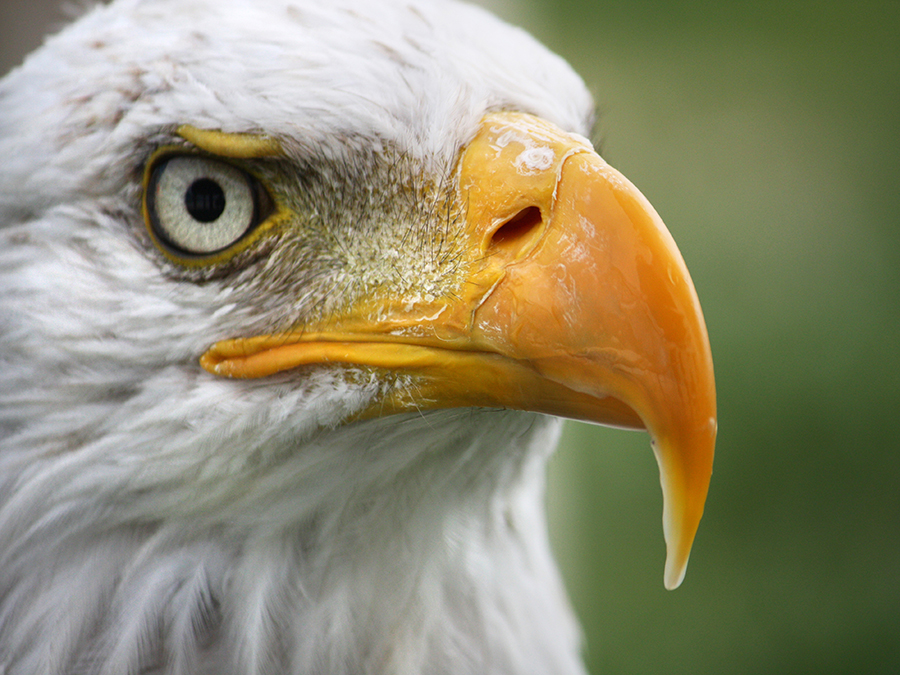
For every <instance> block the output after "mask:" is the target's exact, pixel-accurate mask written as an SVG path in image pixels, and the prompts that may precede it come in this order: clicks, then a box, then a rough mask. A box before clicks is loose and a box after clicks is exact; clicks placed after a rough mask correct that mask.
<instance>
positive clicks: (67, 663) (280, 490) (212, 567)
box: [0, 0, 716, 675]
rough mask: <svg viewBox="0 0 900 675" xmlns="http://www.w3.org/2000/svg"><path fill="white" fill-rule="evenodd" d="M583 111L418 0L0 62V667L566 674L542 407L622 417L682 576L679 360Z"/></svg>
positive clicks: (147, 26)
mask: <svg viewBox="0 0 900 675" xmlns="http://www.w3.org/2000/svg"><path fill="white" fill-rule="evenodd" d="M592 110H593V104H592V101H591V98H590V96H589V95H588V93H587V91H586V89H585V86H584V85H583V83H582V81H581V80H580V79H579V78H578V76H576V75H575V74H574V73H573V72H572V70H571V69H570V68H569V67H568V66H567V65H566V64H565V63H564V62H563V61H562V60H561V59H560V58H558V57H556V56H554V55H552V54H551V53H549V52H548V51H547V50H546V49H545V48H543V47H542V46H540V45H539V44H538V43H537V42H535V40H533V39H532V38H531V37H529V36H528V35H527V34H525V33H524V32H522V31H520V30H518V29H515V28H512V27H509V26H507V25H505V24H503V23H501V22H500V21H499V20H497V19H495V18H493V17H492V16H490V15H489V14H488V13H486V12H485V11H483V10H480V9H477V8H474V7H470V6H467V5H464V4H457V3H455V2H448V1H441V0H434V1H431V2H429V1H427V0H397V1H388V0H365V1H364V0H329V1H328V2H321V1H314V0H255V1H254V2H249V1H247V0H113V2H112V3H111V4H109V5H100V6H97V7H95V8H93V9H92V10H90V11H88V12H87V13H86V14H84V15H83V16H82V17H81V18H80V19H78V20H77V21H76V22H74V23H73V24H72V25H70V26H69V27H68V28H66V29H64V30H62V32H60V33H59V34H58V35H56V36H54V37H52V38H50V39H48V40H47V41H46V43H45V44H44V46H43V47H42V48H40V49H39V50H38V51H36V52H35V53H33V54H32V55H30V56H29V57H28V58H27V59H26V60H25V62H24V63H23V64H22V65H21V66H20V67H19V68H17V69H15V70H14V71H13V72H11V73H10V74H9V75H8V76H7V77H6V78H4V79H3V80H2V82H0V435H2V438H0V672H3V673H4V675H22V674H28V675H33V674H35V673H49V674H60V673H64V674H66V675H75V674H99V673H106V674H113V673H114V674H125V673H142V674H146V673H173V674H175V673H208V674H217V675H223V674H224V675H227V674H232V673H233V674H235V675H237V674H240V675H246V674H251V673H280V674H288V673H329V674H348V675H349V674H355V675H358V674H376V673H394V674H404V673H431V674H439V673H455V674H458V673H479V674H481V673H504V674H516V673H521V674H525V673H529V674H532V673H554V674H571V673H583V672H584V667H583V665H582V662H581V659H580V656H579V634H578V628H577V625H576V621H575V619H574V618H573V615H572V612H571V610H570V608H569V606H568V602H567V599H566V596H565V592H564V590H563V588H562V584H561V581H560V579H559V576H558V573H557V571H556V567H555V565H554V562H553V560H552V555H551V553H550V549H549V545H548V540H547V533H546V523H545V518H544V514H543V505H542V500H543V492H544V482H545V465H546V462H547V459H548V456H549V455H550V454H551V452H552V450H553V448H554V445H555V443H556V440H557V437H558V434H559V429H560V422H559V418H560V417H569V418H575V419H579V420H586V421H591V422H595V423H601V424H609V425H614V426H620V427H626V428H636V429H646V430H647V431H648V432H649V435H650V438H651V440H652V443H653V448H654V451H655V453H656V456H657V459H658V462H659V465H660V470H661V476H662V488H663V496H664V513H663V524H664V535H665V539H666V542H667V550H668V559H667V562H666V568H665V584H666V585H667V586H668V587H675V586H677V585H678V584H679V583H680V582H681V579H682V576H683V574H684V569H685V565H686V563H687V558H688V553H689V550H690V546H691V542H692V540H693V537H694V534H695V531H696V528H697V525H698V522H699V520H700V516H701V513H702V510H703V504H704V500H705V497H706V491H707V487H708V482H709V477H710V473H711V467H712V456H713V445H714V439H715V429H716V411H715V393H714V384H713V375H712V361H711V357H710V350H709V344H708V339H707V333H706V328H705V324H704V321H703V318H702V315H701V311H700V306H699V303H698V300H697V296H696V293H695V290H694V287H693V285H692V282H691V280H690V277H689V275H688V271H687V269H686V267H685V264H684V262H683V260H682V258H681V255H680V254H679V252H678V250H677V248H676V247H675V244H674V242H673V241H672V238H671V236H670V234H669V233H668V231H667V230H666V228H665V227H664V225H663V224H662V221H661V220H660V218H659V216H658V215H657V214H656V212H655V211H654V210H653V208H652V207H651V206H650V205H649V203H648V202H647V201H646V200H645V199H644V197H643V196H642V195H641V194H640V193H639V192H638V191H637V189H636V188H635V187H633V186H632V185H631V184H630V183H629V182H628V181H627V180H626V179H625V178H624V177H623V176H622V175H621V174H620V173H618V172H617V171H615V170H614V169H612V168H611V167H610V166H609V165H608V164H606V162H605V161H604V160H603V159H601V158H600V156H599V155H598V154H596V153H595V151H594V150H593V148H592V147H591V145H590V143H589V142H588V141H587V140H585V135H587V134H589V132H590V126H591V123H592ZM601 479H602V480H606V479H609V480H613V478H608V477H598V480H601Z"/></svg>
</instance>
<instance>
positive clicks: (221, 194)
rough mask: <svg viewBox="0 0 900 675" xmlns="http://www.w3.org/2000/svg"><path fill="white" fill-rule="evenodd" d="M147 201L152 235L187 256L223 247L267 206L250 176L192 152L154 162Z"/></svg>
mask: <svg viewBox="0 0 900 675" xmlns="http://www.w3.org/2000/svg"><path fill="white" fill-rule="evenodd" d="M145 200H146V202H145V203H146V212H147V218H148V225H149V227H150V230H151V233H152V234H153V237H154V239H155V240H156V241H157V242H158V243H159V244H160V245H161V246H162V247H163V248H164V249H166V250H167V252H169V253H173V254H175V255H179V256H188V257H197V256H209V255H212V254H216V253H220V252H223V251H226V250H227V249H229V248H230V247H231V246H233V245H234V244H236V243H237V242H239V241H241V240H242V239H243V238H244V237H245V236H246V235H247V234H249V233H250V232H251V231H253V230H254V229H255V228H256V226H257V225H258V224H259V223H260V222H261V220H262V219H263V218H265V217H266V216H267V215H268V213H267V212H266V211H268V210H270V209H269V208H267V200H266V195H265V191H264V190H263V189H262V187H261V186H260V185H259V184H258V182H257V181H256V179H255V178H254V177H253V176H251V175H250V174H248V173H247V172H245V171H242V170H241V169H239V168H237V167H236V166H234V165H232V164H229V163H227V162H223V161H220V160H217V159H210V158H207V157H200V156H196V155H176V156H172V157H167V158H164V159H162V160H161V161H159V162H157V163H156V164H154V165H153V166H152V168H151V170H150V176H149V180H148V183H147V191H146V195H145Z"/></svg>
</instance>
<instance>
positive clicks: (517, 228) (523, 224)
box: [488, 206, 543, 254]
mask: <svg viewBox="0 0 900 675" xmlns="http://www.w3.org/2000/svg"><path fill="white" fill-rule="evenodd" d="M542 223H543V217H542V216H541V210H540V209H539V208H538V207H536V206H529V207H527V208H524V209H522V210H521V211H519V212H518V213H517V214H516V215H514V216H513V217H512V218H510V219H509V220H507V221H506V222H505V223H503V224H502V225H501V226H500V227H498V228H497V229H496V230H494V233H493V234H492V235H491V238H490V241H489V242H488V251H490V252H497V251H498V250H500V249H504V250H506V251H507V252H511V253H513V254H515V253H517V252H518V251H519V250H520V249H521V248H522V247H524V246H525V244H527V243H528V242H529V241H531V239H532V235H533V234H535V233H536V232H537V231H538V230H539V229H540V227H541V224H542Z"/></svg>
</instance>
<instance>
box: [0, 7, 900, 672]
mask: <svg viewBox="0 0 900 675" xmlns="http://www.w3.org/2000/svg"><path fill="white" fill-rule="evenodd" d="M59 4H60V3H59V0H54V1H52V2H47V1H46V0H0V72H5V71H6V70H7V69H8V68H9V67H11V66H12V65H14V64H15V63H17V62H18V61H19V60H20V59H21V56H22V54H23V53H24V52H25V51H26V50H28V49H31V48H33V47H34V46H35V45H36V44H38V42H39V40H40V37H39V36H40V34H41V33H42V32H43V31H45V30H46V29H47V27H48V26H51V27H52V25H53V24H54V23H55V22H59V21H60V20H61V13H60V12H59V10H58V9H57V7H58V6H59ZM488 4H492V8H493V9H494V10H495V11H497V12H498V13H499V14H500V15H502V16H504V17H505V18H507V19H509V20H510V21H512V22H514V23H517V24H519V25H522V26H524V27H525V28H527V29H528V30H529V31H530V32H532V33H534V34H535V35H536V36H537V37H538V38H539V39H541V40H542V41H543V42H544V43H546V44H547V45H549V46H550V47H551V48H552V49H553V50H555V51H557V52H558V53H560V54H561V55H562V56H564V57H565V58H566V59H567V60H568V61H569V62H570V63H571V64H572V65H573V66H574V67H575V69H576V70H578V71H579V72H580V73H581V74H582V76H583V77H584V78H585V80H586V81H587V82H588V84H589V86H590V87H591V88H592V90H593V91H594V93H595V96H596V99H597V102H598V104H599V110H600V112H601V120H600V131H601V148H600V150H601V152H602V153H603V155H604V156H605V157H606V159H607V160H609V161H610V162H611V163H612V164H613V165H614V166H616V167H617V168H619V169H620V170H622V171H623V172H624V173H625V175H627V176H628V177H629V178H630V179H631V180H632V181H633V182H634V183H635V184H636V185H637V186H638V187H640V188H641V190H642V191H643V192H644V193H645V194H646V195H647V197H648V198H649V199H650V201H651V202H652V203H653V204H654V205H655V206H656V208H657V210H658V211H659V212H660V214H661V215H662V217H663V219H664V220H665V221H666V223H667V224H668V226H669V228H670V230H671V231H672V233H673V235H674V237H675V239H676V241H677V242H678V243H679V246H680V248H681V251H682V253H683V255H684V257H685V259H686V261H687V263H688V267H689V268H690V270H691V273H692V274H693V278H694V282H695V284H696V286H697V290H698V293H699V295H700V299H701V302H702V304H703V308H704V312H705V315H706V319H707V323H708V326H709V333H710V339H711V342H712V347H713V354H714V357H715V364H716V374H717V382H718V394H719V443H718V451H717V457H716V467H715V474H714V476H713V482H712V487H711V491H710V495H709V501H708V504H707V509H706V515H705V517H704V521H703V523H702V525H701V527H700V532H699V535H698V537H697V541H696V543H695V547H694V553H693V557H692V559H691V565H690V567H689V569H688V575H687V578H686V580H685V583H684V585H683V586H682V587H681V588H680V589H679V590H677V591H674V592H668V591H665V590H663V585H662V570H663V561H664V555H665V552H664V547H663V540H662V527H661V511H662V503H661V495H660V490H659V484H658V478H657V470H656V465H655V462H654V459H653V455H652V453H651V451H650V448H649V443H648V439H647V437H646V436H645V435H643V434H638V433H628V432H619V431H612V430H607V429H600V428H594V427H588V426H584V425H574V424H573V425H571V426H570V427H569V428H568V431H567V434H566V437H565V439H564V445H563V448H562V449H561V451H560V453H559V454H558V455H557V456H556V458H555V459H554V461H553V463H552V466H551V489H550V495H549V507H550V514H551V525H552V529H553V537H554V543H555V546H556V550H557V554H558V557H559V559H560V562H561V563H562V566H563V570H564V575H565V577H566V582H567V585H568V588H569V591H570V594H571V597H572V602H573V604H574V605H575V608H576V610H577V611H578V614H579V616H580V617H581V618H582V621H583V624H584V632H585V638H586V643H587V660H588V664H589V667H590V669H591V672H592V673H597V674H600V673H602V674H604V675H609V674H619V673H622V674H627V675H638V674H648V675H650V674H653V675H660V674H662V673H666V674H670V675H676V674H682V673H684V674H688V673H690V674H696V675H699V674H704V675H705V674H713V673H715V674H717V675H718V674H729V675H730V674H748V675H750V674H753V675H758V674H760V673H777V674H801V673H803V674H806V673H809V674H829V675H830V674H838V673H846V674H848V675H849V674H853V675H859V674H869V673H884V674H891V675H895V674H897V673H900V522H898V520H900V453H898V451H897V448H896V446H897V442H898V438H900V382H898V376H900V357H898V356H897V351H896V350H897V343H898V341H900V232H898V226H900V218H898V211H900V2H896V0H895V1H893V2H867V1H861V2H854V3H851V2H828V1H825V2H822V1H819V2H812V1H805V2H784V1H783V0H781V1H776V0H763V1H756V2H731V3H723V2H712V1H707V2H702V1H699V0H698V1H693V2H674V1H658V2H628V1H626V0H609V1H605V2H597V1H596V0H591V1H587V0H581V1H578V0H555V1H550V0H546V1H544V2H541V1H539V0H532V1H530V2H529V1H525V0H523V2H521V3H516V2H513V1H511V0H506V1H504V0H495V1H494V2H493V3H488Z"/></svg>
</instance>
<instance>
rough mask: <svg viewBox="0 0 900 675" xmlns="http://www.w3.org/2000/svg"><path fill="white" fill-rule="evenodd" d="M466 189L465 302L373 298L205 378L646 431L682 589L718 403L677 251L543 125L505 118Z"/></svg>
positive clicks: (624, 184)
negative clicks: (281, 381) (382, 379)
mask: <svg viewBox="0 0 900 675" xmlns="http://www.w3.org/2000/svg"><path fill="white" fill-rule="evenodd" d="M458 183H459V195H458V200H459V204H460V208H461V209H462V210H463V211H464V212H465V216H466V217H465V227H466V233H465V237H464V239H465V246H464V248H465V250H464V251H463V252H462V253H461V257H462V260H463V262H462V265H463V266H464V268H465V269H466V279H465V282H464V283H462V284H461V285H460V288H459V290H458V292H455V293H453V294H452V297H445V298H433V299H428V300H427V301H424V300H421V299H417V301H415V302H411V301H409V300H408V299H404V298H392V297H390V295H389V294H388V295H387V296H386V297H385V296H383V295H382V296H380V297H378V298H371V299H367V300H365V301H363V302H360V303H358V304H357V305H355V306H354V307H353V308H352V309H351V310H348V311H347V312H346V313H345V314H344V315H343V316H341V317H337V318H334V319H331V320H329V321H328V323H327V325H314V326H301V327H297V329H296V330H294V331H291V332H288V333H279V334H276V335H262V336H258V337H253V338H246V339H236V340H226V341H223V342H219V343H216V344H215V345H213V346H212V347H211V348H210V349H209V351H207V353H206V354H204V355H203V357H202V358H201V364H202V365H203V367H204V368H206V369H207V370H208V371H210V372H212V373H215V374H218V375H223V376H228V377H263V376H266V375H270V374H272V373H275V372H279V371H282V370H286V369H288V368H294V367H297V366H300V365H305V364H321V363H328V362H336V363H347V364H356V365H361V366H370V367H376V368H384V369H389V370H390V371H392V372H399V373H402V374H405V375H408V376H411V377H414V378H415V380H416V386H415V388H414V391H415V398H412V397H411V394H410V393H409V391H410V389H409V388H406V387H398V388H396V389H395V390H394V391H393V393H391V394H389V395H387V397H386V398H385V399H384V400H381V401H379V402H378V403H377V404H376V405H375V406H373V407H372V409H370V410H368V411H366V413H364V414H363V415H362V416H363V417H372V416H378V415H383V414H390V413H395V412H403V411H409V410H422V409H425V408H448V407H460V406H485V407H506V408H514V409H520V410H531V411H535V412H542V413H548V414H553V415H559V416H563V417H570V418H574V419H579V420H586V421H590V422H597V423H600V424H609V425H614V426H621V427H627V428H646V429H647V430H648V431H649V433H650V436H651V439H652V442H653V447H654V451H655V453H656V458H657V461H658V462H659V466H660V475H661V483H662V489H663V502H664V505H663V528H664V533H665V538H666V545H667V560H666V571H665V585H666V587H667V588H676V587H677V586H678V585H679V584H680V583H681V581H682V579H683V578H684V572H685V569H686V566H687V561H688V556H689V554H690V549H691V544H692V542H693V539H694V535H695V533H696V530H697V526H698V525H699V522H700V517H701V516H702V513H703V505H704V503H705V500H706V493H707V489H708V487H709V479H710V475H711V473H712V462H713V453H714V447H715V437H716V403H715V383H714V380H713V368H712V357H711V354H710V349H709V340H708V337H707V333H706V326H705V324H704V322H703V316H702V313H701V310H700V304H699V301H698V300H697V295H696V292H695V290H694V286H693V283H692V282H691V278H690V275H689V274H688V271H687V268H686V266H685V264H684V261H683V260H682V258H681V254H680V253H679V252H678V249H677V247H676V246H675V242H674V241H673V240H672V237H671V235H670V234H669V232H668V230H666V227H665V225H663V223H662V221H661V220H660V218H659V216H658V215H657V214H656V211H654V209H653V207H652V206H650V204H649V203H648V202H647V201H646V199H644V197H643V195H641V193H640V192H638V190H637V189H636V188H635V187H634V186H633V185H632V184H631V183H630V182H628V180H627V179H626V178H625V177H624V176H622V175H621V174H620V173H618V172H617V171H616V170H615V169H613V168H612V167H610V166H609V165H608V164H606V162H604V161H603V159H601V158H600V156H599V155H597V154H596V153H595V152H594V151H593V149H592V148H591V147H590V145H589V144H588V143H587V142H586V141H585V140H584V139H582V138H580V137H577V136H574V135H571V134H567V133H565V132H563V131H562V130H560V129H559V128H557V127H555V126H553V125H551V124H549V123H547V122H544V121H542V120H539V119H537V118H535V117H532V116H530V115H524V114H519V113H492V114H489V115H487V116H486V117H485V118H484V120H483V121H482V125H481V128H480V130H479V132H478V133H477V135H476V137H475V138H474V139H473V140H472V141H471V142H470V143H469V144H468V145H467V146H466V147H465V148H464V150H463V153H462V155H461V158H460V161H459V164H458Z"/></svg>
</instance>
